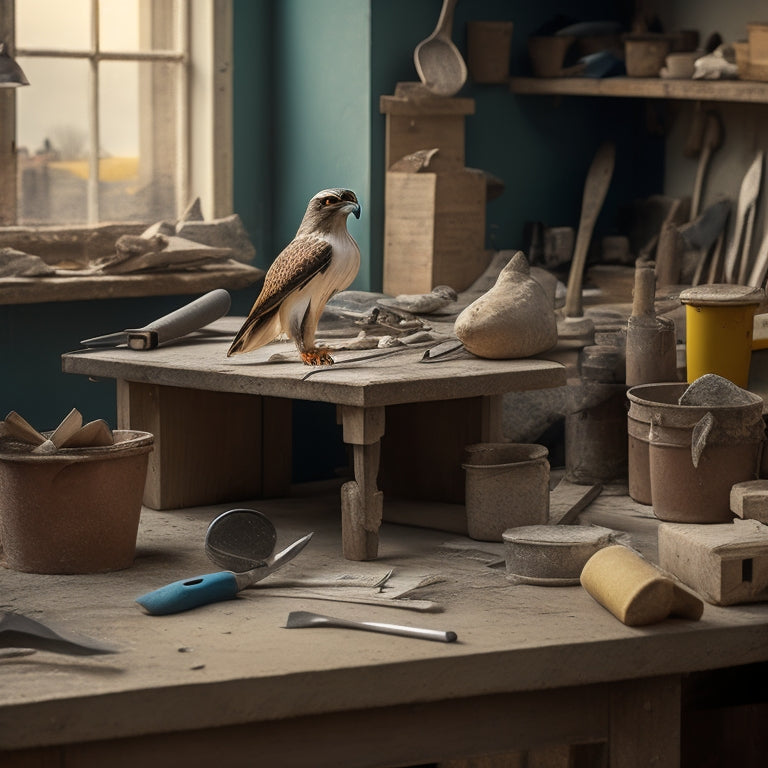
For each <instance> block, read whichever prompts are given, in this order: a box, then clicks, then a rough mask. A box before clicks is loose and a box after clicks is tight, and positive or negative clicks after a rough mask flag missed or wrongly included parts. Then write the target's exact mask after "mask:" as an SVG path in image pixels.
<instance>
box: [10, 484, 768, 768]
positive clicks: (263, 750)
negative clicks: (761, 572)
mask: <svg viewBox="0 0 768 768" xmlns="http://www.w3.org/2000/svg"><path fill="white" fill-rule="evenodd" d="M332 491H333V489H332ZM233 506H252V507H254V508H257V509H260V510H261V511H263V512H265V513H267V514H268V515H269V516H270V517H271V519H272V520H273V521H274V523H275V525H276V527H277V530H278V538H279V540H278V547H280V546H281V545H282V544H285V543H287V542H289V541H292V540H293V539H294V538H297V537H298V536H300V535H302V534H304V533H306V532H308V531H314V532H315V536H314V538H313V540H312V541H311V543H310V545H309V546H308V547H307V548H306V549H305V550H304V552H302V553H301V555H300V556H299V557H298V558H296V560H295V561H293V563H290V564H289V565H287V566H286V567H285V569H284V574H276V575H274V576H272V577H270V579H273V580H274V579H278V578H280V577H282V576H283V575H284V576H285V577H294V576H303V577H308V576H336V575H339V574H342V573H355V574H361V573H362V574H378V573H384V572H386V571H387V570H388V569H390V568H394V569H395V573H396V574H398V573H399V574H401V575H402V574H406V575H408V574H415V575H419V576H422V575H423V576H440V577H442V578H443V579H444V580H443V581H440V582H437V583H433V584H431V585H429V586H426V587H423V588H422V589H420V590H419V591H418V592H417V593H415V594H414V595H412V597H413V598H416V597H418V598H422V599H429V600H432V601H435V602H437V603H439V604H440V605H441V606H442V608H443V609H444V610H443V611H442V612H417V611H413V610H405V609H397V608H393V607H381V606H372V605H359V604H352V603H343V602H328V601H320V600H315V599H307V598H301V599H297V598H291V597H283V596H274V595H269V594H268V593H267V592H266V590H265V591H263V592H261V593H260V592H259V589H258V588H253V589H249V590H247V591H245V592H244V593H241V594H240V595H239V596H238V597H237V598H236V599H234V600H231V601H227V602H223V603H218V604H214V605H209V606H205V607H202V608H198V609H196V610H193V611H190V612H187V613H181V614H176V615H172V616H149V615H146V614H144V613H143V612H142V610H141V609H140V608H139V607H138V605H137V604H136V603H135V602H134V599H135V598H136V597H137V596H139V595H141V594H143V593H145V592H147V591H150V590H152V589H155V588H157V587H159V586H162V585H163V584H166V583H168V582H171V581H175V580H178V579H182V578H188V577H192V576H194V575H199V574H202V573H208V572H210V571H214V570H217V569H216V567H215V566H212V565H211V563H210V562H209V561H208V560H207V559H206V557H205V554H204V551H203V540H204V534H205V530H206V528H207V525H208V524H209V523H210V521H211V520H212V519H213V518H214V517H215V516H216V515H218V514H219V513H221V512H222V511H224V510H226V509H229V508H232V507H233ZM619 508H621V509H624V510H625V514H626V518H627V521H628V525H627V528H628V529H630V530H632V531H633V532H634V533H633V535H634V534H635V533H637V532H638V531H639V532H640V534H641V536H640V538H641V539H642V538H643V537H644V538H645V543H646V544H647V543H648V542H649V541H650V540H651V538H652V537H649V536H648V532H649V531H653V528H654V525H655V521H654V519H653V517H652V514H651V512H650V509H649V508H648V507H642V506H641V505H636V504H634V503H633V502H631V501H628V500H627V499H626V497H624V498H623V499H622V500H621V503H619V500H617V498H616V497H611V496H610V495H608V496H606V495H603V496H601V497H600V498H598V499H597V500H596V501H595V502H593V504H592V506H591V507H590V510H591V512H592V514H593V516H594V513H595V510H597V512H598V515H597V517H599V512H600V510H601V509H603V510H606V513H608V512H610V513H611V514H614V518H615V517H616V514H615V510H616V509H619ZM338 518H339V501H338V493H337V490H336V492H327V489H324V488H315V487H312V486H310V487H306V488H303V489H302V490H301V493H299V495H294V496H293V497H291V498H286V499H279V500H259V501H258V502H253V503H251V504H248V503H244V504H241V505H219V506H214V507H206V508H195V509H186V510H180V511H175V512H157V511H153V510H149V509H144V510H143V512H142V519H141V526H140V531H139V538H138V548H137V556H136V560H135V563H134V565H133V567H131V568H130V569H127V570H125V571H122V572H116V573H108V574H97V575H77V576H56V575H53V576H51V575H36V574H26V573H18V572H14V571H9V570H6V569H0V610H5V611H15V612H19V613H23V614H26V615H28V616H30V617H32V618H35V619H38V620H41V621H45V622H49V623H51V624H56V625H59V626H63V627H66V628H68V629H69V630H72V631H77V632H79V633H82V634H85V635H88V636H91V637H94V638H97V639H99V640H102V641H104V642H108V643H113V644H115V645H116V646H118V647H119V649H120V652H119V653H116V654H114V655H107V656H93V657H70V656H64V655H57V654H52V653H47V652H39V651H38V652H35V653H33V654H31V655H26V656H16V657H12V656H5V657H4V656H3V655H2V654H3V652H1V651H0V763H3V754H2V750H20V749H25V748H32V747H44V746H49V745H50V746H51V747H56V746H57V745H58V746H62V745H72V746H71V747H69V748H68V749H69V750H70V751H69V752H68V762H67V763H66V764H67V765H68V766H69V765H94V766H95V765H105V764H109V765H111V766H119V765H136V764H139V763H138V762H136V761H137V760H144V759H145V758H146V757H147V755H151V756H153V759H154V760H156V761H157V762H156V763H153V762H152V761H150V762H148V763H142V764H147V765H154V764H157V765H160V764H165V765H170V764H177V765H179V764H184V765H198V764H199V765H203V764H209V765H210V764H213V763H210V762H209V763H205V761H204V755H207V756H208V757H207V758H206V759H211V756H213V757H214V758H215V762H216V764H220V765H228V766H230V765H239V764H243V765H246V764H249V763H248V762H247V761H244V760H243V758H242V755H243V754H253V750H254V749H258V750H260V754H262V755H264V756H268V755H273V758H272V759H275V760H276V758H274V755H276V754H279V755H280V756H281V759H280V760H277V761H275V762H270V759H266V758H265V759H266V761H265V762H263V763H262V764H264V765H267V764H269V765H278V764H279V765H283V764H285V765H302V764H304V765H306V764H307V763H306V762H302V755H303V756H304V757H303V759H304V760H306V750H307V749H308V746H307V745H306V744H302V743H301V741H302V739H303V738H310V737H311V738H315V739H316V742H315V744H314V747H312V749H316V752H315V753H314V754H315V756H314V757H313V759H312V765H329V766H330V765H342V764H344V765H406V764H408V760H412V761H413V763H416V762H418V761H426V760H433V759H437V758H438V757H439V756H440V755H439V754H438V752H439V753H442V754H444V755H445V756H446V757H451V756H460V755H461V754H469V753H470V751H471V749H472V748H474V749H475V750H478V749H479V748H480V745H481V744H482V745H486V746H490V747H491V748H492V749H493V748H495V749H502V748H511V747H513V746H520V747H525V746H530V744H531V743H535V742H536V741H539V742H543V741H546V740H547V739H552V738H555V739H558V738H559V739H562V740H563V741H562V743H566V741H567V740H569V741H568V742H567V743H574V742H577V741H582V742H583V741H589V740H596V739H599V738H607V735H608V734H609V733H610V734H611V739H614V737H615V736H616V727H617V726H616V723H617V722H618V721H617V717H618V715H617V714H616V702H617V698H616V696H615V693H616V691H617V690H618V691H621V690H628V689H626V686H630V687H631V686H634V685H640V686H641V690H642V691H646V692H647V690H651V691H653V692H654V694H653V695H656V693H658V692H659V691H662V692H665V691H671V694H670V695H669V696H666V693H665V694H664V696H666V698H664V696H662V698H660V699H659V701H660V702H667V704H669V707H670V709H669V711H671V712H672V713H673V715H674V712H675V707H677V712H678V716H679V703H680V699H679V678H680V675H682V674H684V673H687V672H690V671H696V670H707V669H717V668H721V667H729V666H735V665H743V664H749V663H753V662H759V661H765V660H766V659H768V642H767V641H768V606H767V605H764V604H758V605H748V606H738V607H729V608H716V607H713V606H709V605H707V606H706V608H705V611H704V615H703V618H702V619H701V620H700V621H689V620H681V619H668V620H666V621H664V622H661V623H660V624H657V625H654V626H649V627H643V628H630V627H626V626H624V625H622V624H621V623H620V622H619V621H618V620H616V619H615V618H614V617H613V616H612V615H611V614H610V613H608V612H607V611H606V610H605V609H603V608H602V607H601V606H600V605H598V604H597V603H596V602H595V601H594V600H593V599H592V598H591V597H590V596H589V595H588V594H587V593H586V592H585V591H584V590H583V589H582V588H581V587H580V586H573V587H537V586H529V585H515V584H512V583H511V582H509V581H507V579H506V578H505V573H504V568H503V566H502V567H498V565H497V566H495V567H494V566H492V565H489V562H492V561H493V560H494V558H498V557H503V554H502V552H503V551H502V548H501V545H500V544H491V543H486V542H477V541H472V540H471V539H468V538H466V537H463V536H460V535H456V534H451V533H444V532H441V531H438V530H428V529H422V528H416V527H410V526H401V525H395V524H391V523H385V524H384V525H383V527H382V536H381V549H380V557H379V559H378V560H377V561H375V562H354V563H352V562H349V561H346V560H344V559H343V557H342V555H341V552H340V544H339V540H340V536H341V532H340V530H339V522H338ZM602 522H603V523H604V520H602ZM641 543H642V542H641ZM268 581H269V580H267V581H265V582H264V585H265V587H266V586H267V584H268ZM292 610H310V611H314V612H316V613H325V614H330V615H333V616H338V617H344V618H349V619H360V620H373V621H382V622H389V623H397V624H410V625H413V626H424V627H431V628H435V629H445V630H453V631H455V632H456V633H457V634H458V641H457V642H455V643H451V644H446V643H439V642H428V641H423V640H416V639H409V638H405V637H394V636H389V635H383V634H374V633H370V632H361V631H350V630H342V629H329V628H317V629H294V630H289V629H286V628H285V627H284V624H285V621H286V618H287V616H288V613H289V612H290V611H292ZM4 653H6V654H7V653H8V652H7V651H6V652H4ZM675 681H678V683H677V685H678V687H677V688H675V685H676V683H675ZM617 685H618V686H619V687H618V688H617V687H616V686H617ZM622 686H623V687H622ZM642 686H650V688H648V689H646V688H642ZM670 686H671V687H670ZM631 690H632V691H635V688H631ZM675 691H677V692H675ZM649 695H650V694H649ZM630 700H632V699H631V696H630V697H629V698H628V699H627V701H630ZM653 701H656V700H655V699H653ZM647 702H648V699H647V698H644V697H642V696H641V697H640V698H638V700H637V702H636V703H637V707H633V708H632V709H631V712H630V713H629V714H627V718H626V719H627V722H628V723H630V724H633V723H634V724H635V725H632V726H631V728H630V731H631V730H632V728H637V729H638V732H637V733H636V734H634V736H633V737H632V738H634V742H632V743H633V744H634V746H633V747H632V750H634V752H633V755H634V757H630V758H626V757H621V755H622V754H624V753H622V751H621V749H620V748H619V747H617V748H616V749H614V750H613V751H612V752H611V761H612V762H611V765H637V766H640V765H647V764H649V763H647V762H645V763H643V762H642V761H643V760H647V758H648V755H647V750H648V749H654V750H661V751H663V749H664V738H661V737H660V738H659V739H656V740H655V741H654V740H650V741H652V742H653V743H651V744H649V743H648V742H649V740H648V739H647V736H643V729H647V727H649V724H648V722H647V718H649V717H653V718H658V717H660V716H664V717H666V714H665V712H667V710H665V709H664V706H667V705H666V704H665V705H663V706H662V711H661V712H660V711H659V710H658V709H655V708H654V707H651V706H649V705H648V703H647ZM670 702H671V703H670ZM470 705H471V707H470ZM660 706H661V705H660ZM467 707H470V708H469V709H467ZM468 712H472V713H473V714H472V717H471V718H470V717H469V716H468ZM365 713H369V714H370V713H372V716H371V717H370V718H368V719H365V716H364V715H365ZM494 713H495V714H494ZM630 715H631V716H630ZM536 718H538V720H536ZM451 722H452V723H453V725H450V723H451ZM470 723H471V724H470ZM536 723H538V725H536ZM465 726H466V728H465ZM502 726H503V727H502ZM211 729H214V730H211ZM392 729H397V732H398V734H399V735H393V731H392ZM669 729H670V733H671V736H670V738H671V739H672V743H671V746H670V747H669V749H670V750H671V752H670V754H672V755H674V754H675V749H676V748H677V749H678V750H679V730H678V731H676V730H675V724H674V722H673V723H670V724H669ZM193 732H194V734H195V735H194V736H193V735H192V734H193ZM645 733H646V734H647V730H646V731H645ZM675 733H677V737H678V740H677V741H675ZM163 734H166V736H163ZM167 734H171V736H167ZM174 734H175V736H174ZM630 736H632V734H629V735H628V736H627V739H628V740H630V741H632V739H630ZM635 737H636V738H635ZM115 740H117V741H115ZM254 740H255V742H254ZM635 742H637V743H639V744H640V745H641V746H642V749H640V750H639V751H638V747H637V744H635ZM361 744H365V747H364V748H361V746H360V745H361ZM472 745H474V747H472ZM164 749H169V750H171V749H172V750H173V752H172V754H173V755H174V756H175V757H176V758H178V759H181V757H182V756H183V755H186V758H185V760H186V762H183V763H182V762H175V763H173V762H167V761H166V762H165V763H163V762H162V760H163V759H165V758H167V757H168V754H167V753H166V752H164ZM211 750H213V751H211ZM302 750H303V751H302ZM632 750H630V751H632ZM655 754H656V753H655ZM164 755H165V758H164V757H163V756H164ZM107 756H109V757H108V758H107ZM238 756H240V762H238ZM107 759H108V760H109V762H108V763H106V762H103V761H104V760H107ZM69 760H71V761H72V762H69ZM99 760H101V761H102V762H101V763H100V762H99ZM413 763H411V764H413ZM11 764H12V763H11ZM40 764H43V763H40ZM50 764H52V765H53V764H58V763H54V762H51V763H50ZM250 764H253V763H250ZM658 764H659V765H672V764H674V763H673V762H670V761H669V760H662V761H661V762H659V763H658Z"/></svg>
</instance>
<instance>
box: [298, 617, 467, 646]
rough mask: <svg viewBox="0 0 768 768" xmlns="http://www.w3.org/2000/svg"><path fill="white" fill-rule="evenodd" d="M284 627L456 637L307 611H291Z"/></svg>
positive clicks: (446, 640) (422, 637)
mask: <svg viewBox="0 0 768 768" xmlns="http://www.w3.org/2000/svg"><path fill="white" fill-rule="evenodd" d="M285 626H286V629H304V628H307V627H337V628H339V629H364V630H367V631H368V632H381V633H383V634H386V635H400V636H401V637H416V638H419V639H420V640H437V641H438V642H441V643H452V642H454V641H455V640H456V639H457V636H456V633H455V632H451V631H443V630H439V629H423V628H421V627H407V626H403V625H401V624H383V623H381V622H377V621H350V620H348V619H337V618H334V617H333V616H323V615H322V614H319V613H310V612H309V611H292V612H291V613H289V614H288V620H287V621H286V622H285Z"/></svg>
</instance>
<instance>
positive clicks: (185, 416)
mask: <svg viewBox="0 0 768 768" xmlns="http://www.w3.org/2000/svg"><path fill="white" fill-rule="evenodd" d="M242 321H243V318H236V317H235V318H233V317H228V318H225V319H223V320H220V321H219V322H218V323H214V324H212V325H211V326H209V328H210V330H211V332H212V333H214V334H216V333H218V334H220V335H218V336H216V335H213V336H207V337H189V338H187V339H185V340H183V341H182V342H180V343H178V344H174V345H171V346H167V347H162V348H159V349H156V350H150V351H144V352H139V351H135V350H129V349H126V348H117V349H106V350H85V351H80V352H73V353H68V354H65V355H64V356H63V361H62V363H63V370H64V371H65V372H67V373H80V374H86V375H88V376H92V377H101V378H113V379H117V380H118V389H117V396H118V426H119V427H122V428H132V429H142V430H146V431H149V432H152V433H153V434H154V435H155V440H156V445H155V451H154V454H153V457H152V459H151V461H152V465H151V467H150V479H149V485H148V492H147V496H145V503H146V504H147V505H149V506H151V507H153V508H156V509H162V508H169V507H173V506H189V505H197V504H203V503H212V502H216V501H220V500H223V499H226V498H243V497H245V496H251V495H260V496H275V495H280V494H281V493H283V492H285V490H286V489H287V486H288V483H289V481H290V466H289V464H288V463H287V462H286V458H287V457H289V456H290V421H289V419H290V416H289V411H288V407H289V406H290V402H289V401H290V400H308V401H314V402H326V403H333V404H335V405H336V406H337V408H338V412H339V419H340V422H341V424H342V429H343V439H344V442H345V443H347V444H349V445H350V446H352V451H353V461H354V480H353V481H350V482H349V483H346V484H345V485H344V486H343V487H342V491H341V506H342V529H343V537H342V538H343V548H344V553H345V555H346V557H347V558H349V559H351V560H367V559H374V558H375V557H376V556H377V550H378V530H379V526H380V524H381V519H382V508H383V493H382V491H381V490H379V488H378V487H377V476H378V474H379V460H380V452H381V439H382V437H383V435H384V428H385V411H386V409H387V408H388V407H391V406H396V405H400V404H416V403H418V404H427V403H436V402H438V403H439V402H444V401H459V400H460V401H462V409H461V410H463V411H464V413H463V415H462V416H461V417H459V416H456V414H455V413H454V412H450V413H449V414H448V415H440V414H438V415H436V416H435V417H434V418H433V422H432V424H429V423H428V422H427V423H425V422H422V424H421V426H419V425H418V424H417V423H415V422H414V423H412V425H411V430H410V434H408V436H407V439H408V440H416V439H418V437H419V435H418V433H420V432H421V433H422V435H421V437H424V435H423V433H424V432H425V431H429V430H431V429H434V430H435V434H436V435H440V434H442V433H441V432H440V430H441V429H442V430H444V429H445V427H446V424H445V423H443V422H445V421H449V422H450V421H452V420H453V419H454V418H456V419H457V420H460V419H461V418H467V417H470V418H473V419H474V421H475V422H476V423H477V430H476V431H475V432H474V434H473V438H472V439H471V440H470V441H471V442H494V441H499V440H500V439H501V438H502V434H501V423H502V418H501V398H502V395H503V394H504V393H506V392H511V391H517V390H527V389H544V388H547V387H558V386H562V385H564V384H565V382H566V374H565V368H564V366H563V365H562V364H560V363H557V362H551V361H549V360H546V359H526V360H482V359H480V358H477V357H474V356H470V355H469V354H468V353H465V356H464V357H462V358H460V359H448V360H445V361H442V362H436V363H422V362H420V359H421V357H422V355H423V353H424V348H423V347H422V348H417V349H403V348H401V349H400V351H396V352H395V353H393V354H390V355H385V356H376V355H381V352H382V351H381V350H372V351H368V352H365V353H363V352H339V353H336V354H335V357H336V361H337V364H336V365H334V366H322V367H319V368H308V367H307V366H305V365H303V364H302V363H301V362H300V361H299V360H298V358H297V355H296V352H295V349H294V347H293V345H292V344H289V343H284V344H271V345H269V346H267V347H264V348H262V349H260V350H256V351H255V352H252V353H249V354H247V355H240V356H237V357H234V358H227V357H226V350H227V348H228V346H229V343H230V342H231V339H232V337H233V336H234V333H235V332H236V330H237V329H238V328H239V327H240V325H241V324H242ZM275 354H282V355H284V356H285V357H287V358H288V362H269V360H270V358H271V357H272V356H273V355H275ZM361 356H363V357H368V359H367V360H362V361H361V360H359V359H358V360H357V361H355V362H350V363H347V364H345V360H348V359H350V358H360V357H361ZM254 395H255V396H258V399H254V397H253V396H254ZM286 406H288V407H286ZM201 425H206V426H205V428H202V427H201ZM447 426H448V427H449V428H450V426H451V425H450V424H448V425H447ZM427 438H428V436H427ZM439 442H440V438H439V437H436V438H435V439H433V440H432V443H433V444H435V445H437V444H438V443H439ZM465 444H466V442H463V441H461V444H460V445H458V450H459V456H458V457H456V456H454V457H453V458H452V460H451V467H450V469H451V470H456V471H459V472H460V471H461V466H460V465H461V458H460V450H461V448H462V447H463V445H465ZM438 452H439V448H438ZM455 452H456V451H454V453H455ZM256 453H258V457H255V454H256ZM193 457H194V458H193ZM417 460H418V461H423V462H426V460H427V457H426V455H421V456H418V457H417ZM427 467H428V465H427V464H426V463H424V468H425V469H424V471H428V469H427ZM446 469H447V467H446V466H442V467H440V468H439V471H445V470H446ZM253 482H257V483H259V484H258V485H255V486H254V485H252V483H253ZM169 486H171V487H173V488H177V489H178V493H173V492H172V493H171V494H170V495H171V498H170V499H168V498H166V496H165V493H166V490H167V489H168V487H169ZM223 491H225V492H226V493H227V494H228V495H226V496H222V495H221V493H222V492H223ZM462 501H463V498H462Z"/></svg>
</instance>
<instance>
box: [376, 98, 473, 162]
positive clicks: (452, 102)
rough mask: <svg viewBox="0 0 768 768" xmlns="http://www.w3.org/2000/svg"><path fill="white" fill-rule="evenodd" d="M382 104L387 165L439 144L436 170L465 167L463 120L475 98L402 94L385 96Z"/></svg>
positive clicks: (434, 159)
mask: <svg viewBox="0 0 768 768" xmlns="http://www.w3.org/2000/svg"><path fill="white" fill-rule="evenodd" d="M379 108H380V110H381V112H383V113H384V114H385V115H386V116H387V117H386V140H385V141H386V144H385V163H386V168H387V169H389V167H390V166H391V165H392V164H393V163H396V162H397V161H398V160H400V159H401V158H403V157H405V156H406V155H410V154H412V153H413V152H416V151H418V150H420V149H433V148H435V147H436V148H438V149H439V150H440V151H439V152H438V153H437V155H436V156H435V157H434V158H433V159H432V162H431V164H430V168H431V169H432V170H434V171H452V170H460V169H461V168H463V167H464V158H465V154H464V143H465V142H464V121H465V118H466V116H467V115H471V114H473V113H474V111H475V102H474V100H473V99H456V98H453V99H445V98H419V99H413V98H403V97H400V96H398V95H395V96H382V97H381V98H380V101H379Z"/></svg>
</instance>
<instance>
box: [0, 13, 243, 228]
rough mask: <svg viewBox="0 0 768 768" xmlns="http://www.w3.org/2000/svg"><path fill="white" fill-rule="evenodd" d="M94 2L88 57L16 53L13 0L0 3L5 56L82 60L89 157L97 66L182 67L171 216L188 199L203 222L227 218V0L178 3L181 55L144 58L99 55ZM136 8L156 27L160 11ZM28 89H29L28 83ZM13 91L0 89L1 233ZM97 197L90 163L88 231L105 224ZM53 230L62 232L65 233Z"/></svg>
mask: <svg viewBox="0 0 768 768" xmlns="http://www.w3.org/2000/svg"><path fill="white" fill-rule="evenodd" d="M98 2H99V0H91V3H92V13H95V14H96V18H95V24H94V23H92V30H91V49H90V50H89V51H87V52H80V51H78V52H72V51H66V50H63V49H56V50H55V51H54V50H53V49H47V50H45V51H43V50H42V49H32V48H30V49H23V48H18V47H16V46H15V40H14V29H15V24H14V21H15V8H14V5H15V3H14V0H4V1H3V3H2V4H0V40H4V41H5V42H6V44H7V45H8V49H9V52H10V53H11V55H23V56H30V55H34V56H43V55H51V53H55V54H56V55H57V56H62V57H68V58H71V57H77V58H87V59H88V60H89V61H91V62H92V66H91V69H92V74H91V103H90V106H89V108H90V110H91V115H90V120H91V131H90V137H89V138H90V142H91V146H90V150H91V152H94V144H95V143H96V142H97V139H96V137H97V136H98V74H97V70H98V66H97V63H98V62H99V61H107V60H134V61H140V60H172V61H181V62H182V69H183V70H184V74H183V75H182V76H181V77H180V88H179V93H178V101H177V105H176V108H177V110H178V112H179V115H180V119H179V121H178V122H179V130H178V133H179V134H180V135H179V136H178V137H177V141H176V146H177V157H176V161H177V162H176V166H177V179H176V182H177V183H176V209H177V210H176V214H177V216H178V215H180V214H181V213H182V211H183V210H184V209H185V208H186V207H187V205H188V204H189V203H190V202H191V199H193V198H198V197H199V198H200V199H201V202H202V204H203V211H204V214H205V215H206V218H219V217H222V216H226V215H228V214H230V213H232V203H233V191H232V177H233V170H232V66H231V62H232V0H179V2H180V3H181V13H180V14H179V19H178V20H176V21H175V23H177V24H178V26H177V34H178V35H179V41H180V50H179V51H152V52H146V53H141V52H139V53H136V52H130V53H127V52H126V53H123V52H104V51H99V50H98V31H96V32H95V33H94V27H95V28H96V30H98ZM142 2H144V3H146V4H147V6H148V8H152V9H153V10H152V11H151V13H152V14H153V23H163V21H162V18H160V16H159V15H158V14H159V13H162V11H161V10H159V9H156V7H155V5H154V4H153V3H152V0H142ZM94 8H95V11H94V10H93V9H94ZM94 71H96V74H95V75H94ZM27 87H32V88H33V87H34V83H32V85H30V86H27ZM15 92H16V89H15V88H10V89H6V88H4V89H0V228H2V227H9V226H10V227H13V226H16V221H17V209H18V190H17V158H16V152H15V127H16V108H15ZM94 121H95V122H94ZM94 169H95V170H94ZM97 191H98V163H91V172H90V177H89V211H95V212H96V217H95V220H94V221H93V222H92V223H93V224H97V223H104V222H99V221H98V215H97V212H98V202H97V197H98V196H97ZM89 218H91V217H90V216H89ZM146 223H151V222H146ZM57 228H58V229H64V230H66V229H67V227H66V226H63V227H61V226H59V227H57ZM73 228H74V227H73Z"/></svg>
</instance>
